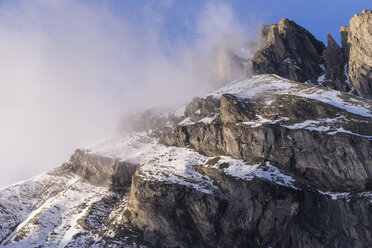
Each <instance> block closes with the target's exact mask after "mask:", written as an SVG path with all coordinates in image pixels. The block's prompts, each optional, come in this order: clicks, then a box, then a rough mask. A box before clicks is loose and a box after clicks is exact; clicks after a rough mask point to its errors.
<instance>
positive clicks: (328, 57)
mask: <svg viewBox="0 0 372 248" xmlns="http://www.w3.org/2000/svg"><path fill="white" fill-rule="evenodd" d="M327 41H328V46H327V48H326V49H325V50H324V52H323V58H324V66H325V76H324V81H323V82H322V84H323V85H324V86H327V87H329V88H332V89H336V90H341V91H344V92H350V91H351V90H352V88H351V85H350V84H349V83H347V79H348V78H347V74H346V73H345V72H347V71H346V61H345V58H344V56H343V54H342V50H341V48H340V46H339V45H338V44H337V43H336V41H335V40H334V39H333V37H332V36H331V35H330V34H328V35H327Z"/></svg>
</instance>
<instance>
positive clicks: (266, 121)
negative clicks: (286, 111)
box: [242, 114, 289, 127]
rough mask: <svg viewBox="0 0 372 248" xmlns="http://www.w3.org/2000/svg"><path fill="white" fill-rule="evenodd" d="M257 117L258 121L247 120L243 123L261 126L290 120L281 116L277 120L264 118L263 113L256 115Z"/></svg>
mask: <svg viewBox="0 0 372 248" xmlns="http://www.w3.org/2000/svg"><path fill="white" fill-rule="evenodd" d="M256 117H257V119H258V120H256V121H245V122H242V124H243V125H247V126H251V127H259V126H261V125H263V124H275V123H278V122H280V121H287V120H289V118H288V117H280V118H278V119H276V120H269V119H266V118H264V117H263V116H262V115H258V114H257V115H256Z"/></svg>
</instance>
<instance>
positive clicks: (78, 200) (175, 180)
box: [0, 75, 372, 247]
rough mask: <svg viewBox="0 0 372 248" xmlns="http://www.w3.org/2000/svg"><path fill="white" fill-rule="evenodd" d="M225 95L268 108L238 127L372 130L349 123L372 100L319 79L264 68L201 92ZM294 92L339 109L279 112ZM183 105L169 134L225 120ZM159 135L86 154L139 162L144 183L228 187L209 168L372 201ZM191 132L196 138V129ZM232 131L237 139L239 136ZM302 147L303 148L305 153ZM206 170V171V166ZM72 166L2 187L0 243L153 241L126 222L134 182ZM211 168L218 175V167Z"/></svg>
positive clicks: (367, 115) (368, 114)
mask: <svg viewBox="0 0 372 248" xmlns="http://www.w3.org/2000/svg"><path fill="white" fill-rule="evenodd" d="M224 94H229V95H233V96H234V97H236V99H240V100H241V102H239V104H240V103H242V104H243V105H244V104H245V103H246V102H247V106H248V101H250V102H254V103H255V104H256V105H254V106H255V108H257V109H259V110H260V111H261V110H262V112H259V113H256V114H255V116H254V117H253V118H251V119H249V120H245V121H240V122H237V123H229V125H234V127H239V128H240V127H243V129H244V128H247V129H248V128H253V129H255V128H259V127H261V126H264V125H265V124H273V125H274V124H275V125H280V127H283V128H287V129H289V130H293V129H307V130H310V131H315V132H321V133H326V134H327V135H335V134H336V133H338V132H342V133H346V134H347V135H350V134H351V135H355V136H358V137H363V138H371V136H369V135H368V134H369V131H368V130H367V131H363V130H362V131H360V132H359V131H358V132H356V131H355V130H354V129H353V130H349V129H348V128H349V127H350V125H349V124H350V123H353V122H354V123H359V124H360V123H367V124H368V123H370V122H371V119H372V103H371V101H369V100H366V99H363V98H358V97H355V96H352V95H349V94H345V93H341V92H339V91H334V90H329V89H326V88H322V87H316V86H313V85H306V84H298V83H295V82H292V81H289V80H285V79H282V78H279V77H277V76H273V75H261V76H254V77H253V78H251V79H244V80H240V81H236V82H233V83H231V84H229V85H227V86H225V87H223V88H221V89H219V90H216V91H214V92H212V93H211V94H208V95H206V96H205V97H204V98H203V99H207V98H213V99H215V100H217V101H221V98H222V97H223V95H224ZM278 96H279V98H278ZM290 97H298V98H300V99H301V100H302V99H305V101H316V104H317V105H319V104H325V105H326V106H331V108H332V111H334V110H336V112H337V113H336V114H335V115H334V116H332V117H331V118H317V119H310V120H309V119H305V120H302V119H301V118H298V119H296V120H294V119H293V118H292V117H291V116H286V115H279V114H278V113H277V112H276V111H277V110H278V111H280V109H281V108H282V107H283V108H284V109H285V106H281V104H284V103H285V101H286V99H290ZM278 99H279V100H280V101H282V100H283V99H284V103H283V102H280V101H279V100H278ZM240 100H239V101H240ZM275 104H276V105H275ZM277 105H278V106H277ZM317 105H314V106H317ZM274 107H275V108H274ZM247 108H248V107H247ZM268 109H270V111H269V110H268ZM185 111H186V112H187V111H190V109H189V107H184V108H182V109H180V110H178V111H177V112H176V113H175V114H174V115H173V117H170V118H169V121H168V124H169V123H171V122H174V120H176V121H178V122H175V123H174V124H173V125H169V127H168V128H169V129H168V130H170V131H169V133H170V134H171V135H177V132H176V129H177V128H181V129H182V128H187V127H190V126H195V127H196V128H198V130H199V131H201V134H202V135H204V136H207V135H209V134H207V133H206V132H204V133H203V130H204V131H205V130H206V129H207V128H208V125H209V126H211V125H213V123H216V122H219V121H221V119H220V118H221V116H220V114H221V112H218V111H217V112H213V113H211V114H210V115H205V114H203V110H202V109H201V108H200V109H196V110H193V111H194V112H195V113H194V114H195V116H199V119H195V118H194V117H193V116H187V113H186V112H185ZM338 111H339V112H338ZM283 113H285V111H283ZM332 113H333V112H332ZM185 115H186V116H185ZM298 120H301V121H298ZM168 124H167V125H168ZM257 130H258V129H257ZM198 135H199V134H198ZM231 135H232V136H233V135H234V133H230V136H231ZM265 135H266V134H264V135H261V136H265ZM159 137H161V135H160V136H159V133H158V132H155V131H154V130H147V131H144V132H131V133H122V134H118V135H116V136H114V137H111V138H108V139H105V140H102V141H99V142H97V143H95V144H93V145H92V146H90V147H87V148H86V149H84V150H83V153H82V154H83V156H88V157H89V156H98V157H102V158H112V159H113V160H112V161H114V160H118V161H123V162H128V163H130V164H134V165H138V167H137V169H136V171H135V177H137V178H140V180H142V181H144V182H148V183H149V184H153V185H158V183H160V184H162V185H163V184H165V185H177V186H180V187H181V188H184V189H188V190H186V192H189V191H193V192H197V194H201V195H205V197H206V198H207V197H211V196H214V195H222V194H223V193H222V189H221V182H219V181H218V180H216V179H215V178H214V179H213V178H211V177H210V176H208V175H209V174H208V173H211V171H217V172H216V173H217V174H218V173H222V174H223V175H225V176H226V177H227V178H230V179H229V180H231V181H232V182H233V183H231V184H234V183H236V182H243V183H242V184H244V183H249V182H252V181H253V180H259V181H260V182H264V183H267V184H268V185H275V187H279V188H281V189H282V188H284V189H285V190H286V189H287V190H289V192H304V191H311V192H312V193H314V192H315V194H319V195H321V196H323V197H328V198H329V200H332V201H334V200H345V201H350V200H351V199H363V201H365V202H370V201H371V199H372V193H371V192H369V191H364V192H331V191H322V190H319V189H317V188H314V187H313V186H309V185H308V183H309V182H310V181H309V179H308V178H306V179H304V178H302V177H301V176H299V175H298V174H297V175H296V174H294V173H292V172H289V171H285V170H282V169H279V167H276V166H274V165H275V163H273V161H272V160H270V159H262V160H260V161H259V162H257V163H249V162H247V161H248V160H244V159H237V157H235V158H232V157H230V156H227V155H226V154H213V155H211V154H210V155H209V156H207V155H205V153H204V154H201V153H199V152H197V151H195V150H194V149H193V148H195V147H192V146H189V147H187V146H185V147H177V146H167V145H165V144H163V143H162V141H163V140H162V139H160V138H159ZM265 137H266V136H265ZM188 138H192V137H191V135H190V137H188ZM198 138H199V137H198ZM231 138H232V139H237V138H236V137H235V136H234V137H231ZM284 138H285V139H286V140H288V144H291V143H290V142H294V141H292V139H295V138H296V137H293V138H292V137H290V136H288V137H284ZM210 142H212V141H210ZM225 142H226V140H225ZM285 148H286V147H281V148H280V149H285ZM287 148H288V147H287ZM260 149H263V148H262V147H261V148H260ZM303 152H304V151H302V150H301V151H299V153H301V154H303ZM261 153H262V152H261ZM87 161H88V160H87ZM92 161H93V162H94V161H95V160H90V163H92ZM110 161H111V160H109V162H110ZM87 163H88V162H87ZM110 163H111V162H110ZM110 163H108V164H107V166H112V167H114V166H117V164H115V163H112V164H110ZM76 166H87V168H84V170H85V169H86V170H88V172H86V171H85V174H88V175H89V173H94V172H91V171H89V164H81V165H80V164H77V165H76ZM280 168H281V167H280ZM98 169H99V168H98ZM205 170H208V173H206V172H205ZM107 171H110V170H107ZM73 172H76V171H73V170H71V164H69V163H66V164H63V165H62V166H60V167H58V168H56V169H54V170H51V171H49V172H47V173H44V174H42V175H40V176H37V177H34V178H32V179H30V180H26V181H24V182H20V183H17V184H14V185H11V186H8V187H5V188H2V189H0V219H1V222H0V245H1V246H2V247H145V246H147V245H149V243H148V242H147V241H148V240H147V241H146V240H145V238H144V236H143V233H142V231H140V230H138V229H136V228H135V227H134V226H133V225H132V224H130V223H129V222H130V221H128V218H129V217H128V216H127V215H128V213H127V211H129V210H128V209H127V202H128V200H129V198H128V196H127V194H128V193H129V192H130V190H131V188H130V186H128V188H126V189H125V190H123V191H120V192H113V191H110V189H108V188H104V187H98V186H94V185H92V184H90V183H89V179H87V178H84V177H83V176H82V177H80V176H78V175H76V174H74V173H73ZM210 175H214V176H215V174H213V173H212V174H210ZM304 180H305V181H304ZM306 180H307V181H306ZM244 185H245V184H244ZM156 187H157V186H154V188H156ZM268 194H270V193H268ZM294 194H295V195H296V194H297V193H294ZM298 194H300V193H298Z"/></svg>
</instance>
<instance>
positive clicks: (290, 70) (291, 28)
mask: <svg viewBox="0 0 372 248" xmlns="http://www.w3.org/2000/svg"><path fill="white" fill-rule="evenodd" d="M259 46H262V49H260V50H259V51H257V52H256V54H255V55H254V57H253V59H252V60H250V61H248V69H249V70H250V71H251V73H253V74H256V73H258V74H268V73H274V74H277V75H279V76H281V77H285V78H288V79H291V80H293V81H297V82H305V81H308V80H310V81H312V82H316V80H317V78H318V77H319V76H320V75H321V73H322V69H321V67H320V66H319V65H320V64H322V59H321V56H322V53H323V51H324V49H325V46H324V44H323V43H322V42H320V41H318V40H317V39H315V38H314V36H313V35H312V34H310V33H309V32H308V31H307V30H306V29H304V28H303V27H301V26H299V25H297V24H296V23H295V22H293V21H290V20H288V19H286V18H283V19H281V20H280V21H279V22H278V23H277V24H272V25H265V26H263V27H262V28H261V31H260V36H259Z"/></svg>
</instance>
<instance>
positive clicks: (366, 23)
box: [340, 10, 372, 99]
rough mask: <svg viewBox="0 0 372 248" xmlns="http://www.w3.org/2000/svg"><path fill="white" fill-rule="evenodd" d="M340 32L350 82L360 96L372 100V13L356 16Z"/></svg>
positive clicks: (369, 11)
mask: <svg viewBox="0 0 372 248" xmlns="http://www.w3.org/2000/svg"><path fill="white" fill-rule="evenodd" d="M340 31H341V34H342V48H343V50H344V51H345V57H346V59H347V62H348V73H349V75H350V80H351V82H352V83H353V85H354V87H355V90H356V92H357V93H358V95H360V96H363V97H366V98H369V99H372V56H371V54H372V11H371V10H363V12H362V14H357V15H354V16H353V17H352V18H351V19H350V26H349V27H342V28H341V30H340Z"/></svg>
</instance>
